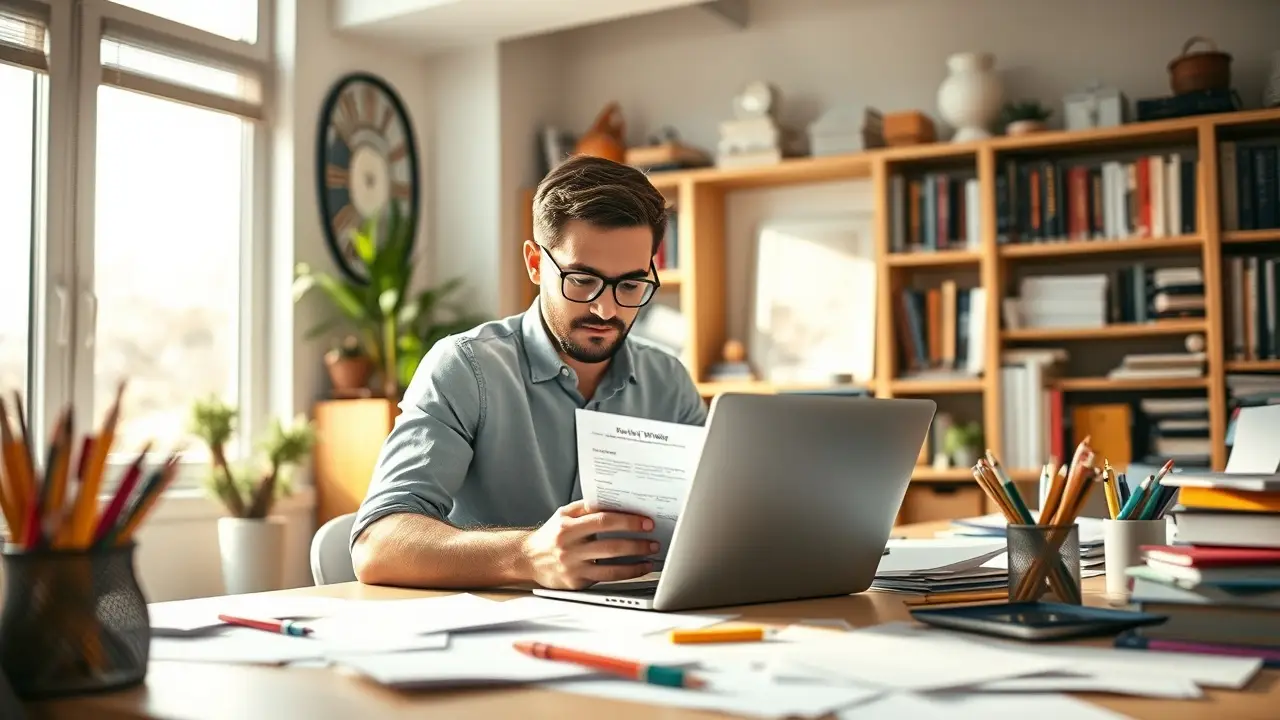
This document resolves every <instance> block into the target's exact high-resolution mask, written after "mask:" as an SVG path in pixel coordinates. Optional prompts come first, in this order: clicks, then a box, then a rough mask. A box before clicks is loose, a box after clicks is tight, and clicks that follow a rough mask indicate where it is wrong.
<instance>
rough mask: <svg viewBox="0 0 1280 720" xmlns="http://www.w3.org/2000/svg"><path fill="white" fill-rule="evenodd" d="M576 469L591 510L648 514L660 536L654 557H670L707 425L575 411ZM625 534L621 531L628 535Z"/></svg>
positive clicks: (584, 498) (659, 561) (655, 534)
mask: <svg viewBox="0 0 1280 720" xmlns="http://www.w3.org/2000/svg"><path fill="white" fill-rule="evenodd" d="M577 415H578V417H577V426H578V473H579V475H580V476H581V479H582V499H583V500H585V501H586V503H587V507H589V508H591V509H592V510H613V511H616V512H629V513H635V514H637V515H644V516H645V517H648V518H651V519H652V520H653V526H654V529H653V532H652V533H648V534H640V535H634V536H633V537H648V538H652V539H654V540H657V541H658V546H659V547H658V552H657V554H656V555H655V556H654V559H655V560H656V561H657V562H658V563H661V562H662V561H663V560H665V559H666V557H667V546H668V545H670V544H671V535H672V534H673V533H674V532H675V528H676V519H677V518H678V517H680V511H681V509H682V508H683V507H684V500H685V497H686V495H687V494H688V492H689V485H690V483H692V482H693V474H694V471H695V470H696V469H697V467H698V458H699V457H700V456H701V455H702V443H703V441H704V440H705V439H706V430H705V429H704V428H703V427H702V426H701V425H681V424H679V423H670V422H662V421H660V420H648V419H645V418H635V417H628V416H626V415H614V414H611V413H601V412H593V411H590V410H581V409H579V410H578V411H577ZM626 535H627V534H620V536H626Z"/></svg>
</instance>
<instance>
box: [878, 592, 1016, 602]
mask: <svg viewBox="0 0 1280 720" xmlns="http://www.w3.org/2000/svg"><path fill="white" fill-rule="evenodd" d="M1008 599H1009V590H1008V589H1004V590H966V591H963V592H951V593H945V592H943V593H926V594H924V595H917V596H914V597H909V598H906V599H905V600H903V601H902V602H903V604H905V605H908V606H910V605H917V606H918V605H958V604H960V603H978V602H990V601H992V600H1008Z"/></svg>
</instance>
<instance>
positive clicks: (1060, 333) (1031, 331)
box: [1001, 320, 1207, 342]
mask: <svg viewBox="0 0 1280 720" xmlns="http://www.w3.org/2000/svg"><path fill="white" fill-rule="evenodd" d="M1206 327H1207V324H1206V323H1205V321H1204V320H1160V321H1157V322H1148V323H1114V324H1112V325H1104V326H1102V327H1089V328H1021V329H1018V330H1005V331H1003V332H1002V333H1001V337H1003V338H1004V340H1005V342H1036V341H1042V340H1105V339H1109V338H1128V337H1155V336H1160V335H1185V334H1187V333H1197V332H1204V331H1205V328H1206Z"/></svg>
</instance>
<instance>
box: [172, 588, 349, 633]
mask: <svg viewBox="0 0 1280 720" xmlns="http://www.w3.org/2000/svg"><path fill="white" fill-rule="evenodd" d="M353 602H354V601H352V600H344V599H341V598H331V597H315V596H305V595H304V596H296V595H258V594H248V595H229V596H225V597H223V596H218V597H205V598H195V599H192V600H170V601H167V602H158V603H151V604H149V605H147V613H148V614H149V615H150V616H151V631H152V634H153V635H157V636H180V635H191V634H198V633H205V632H209V631H211V630H214V629H217V628H220V627H224V626H225V625H226V623H224V622H222V621H221V620H219V619H218V615H219V614H220V613H221V614H226V615H241V616H244V617H253V618H275V619H284V618H314V617H323V616H325V615H329V614H331V613H334V612H338V611H340V610H342V609H343V608H346V607H349V606H350V605H351V604H352V603H353Z"/></svg>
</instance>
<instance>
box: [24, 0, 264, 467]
mask: <svg viewBox="0 0 1280 720" xmlns="http://www.w3.org/2000/svg"><path fill="white" fill-rule="evenodd" d="M266 2H269V0H217V1H216V2H208V1H207V0H122V1H120V2H115V1H112V0H80V1H79V2H75V3H48V2H46V0H0V107H3V108H4V112H2V113H0V133H3V135H0V137H4V138H5V140H4V142H3V144H0V160H2V161H0V252H3V253H4V254H3V255H2V256H0V257H3V258H4V262H0V391H2V392H4V393H5V394H6V395H8V394H9V393H10V392H11V391H12V389H15V388H22V389H23V391H24V392H27V393H29V394H30V395H31V402H29V403H28V405H29V412H30V416H31V417H30V421H31V422H30V427H31V431H32V434H33V440H34V441H35V442H36V445H37V447H41V446H42V445H43V443H44V441H45V437H44V436H45V435H46V434H47V433H48V432H49V430H50V429H51V425H52V418H53V417H54V416H55V414H56V413H57V412H58V411H60V410H61V409H62V408H63V407H65V406H66V404H68V403H72V404H73V405H74V407H75V408H76V410H77V412H76V426H77V431H78V432H84V433H88V432H92V428H95V427H98V426H99V425H100V424H101V422H102V420H103V418H104V416H105V414H106V411H107V409H108V407H109V406H110V404H111V402H112V400H113V398H114V395H115V390H116V387H117V385H118V383H119V382H120V381H121V380H127V382H128V391H127V393H126V394H125V406H124V407H123V408H121V416H120V421H119V423H120V424H119V425H118V426H117V429H116V437H115V443H114V445H113V454H112V455H111V456H110V457H109V461H110V462H112V463H125V462H131V461H132V460H133V458H134V457H135V456H136V453H137V452H138V450H140V449H141V448H142V446H143V445H144V444H145V443H147V442H151V443H152V452H153V453H155V454H156V455H163V454H167V453H168V452H169V451H170V450H172V449H177V448H181V449H182V450H183V460H184V465H186V466H188V467H190V468H191V469H192V470H193V472H190V473H183V476H185V477H187V478H188V479H190V480H195V479H197V478H201V477H203V475H204V473H203V471H202V466H203V464H204V463H207V462H208V457H207V452H206V449H205V448H204V447H203V446H202V445H201V444H200V443H198V442H191V440H192V438H190V437H189V436H188V428H187V421H188V417H189V415H190V411H191V406H192V403H193V402H194V401H196V400H197V399H199V398H203V397H206V396H208V395H210V394H215V395H218V396H220V397H222V398H223V399H224V400H226V401H228V402H230V403H232V404H233V405H236V406H238V407H239V408H240V409H241V423H240V429H241V433H240V435H241V437H240V438H237V439H236V441H235V442H233V443H232V446H231V447H229V448H228V450H230V451H231V454H232V455H237V454H239V453H240V451H242V450H243V449H244V448H246V447H247V443H245V442H244V439H245V438H248V437H252V436H254V435H256V433H257V431H258V430H259V429H260V427H261V426H260V423H261V418H259V417H257V416H256V415H255V409H256V408H260V407H262V406H263V405H264V404H265V403H264V402H262V401H260V400H258V395H260V394H261V393H262V392H263V391H264V389H265V388H263V387H262V386H261V384H255V383H254V382H252V381H251V380H252V378H250V377H248V375H249V373H246V372H245V371H244V369H245V368H248V367H254V366H256V365H258V364H259V362H258V358H259V357H260V356H259V355H257V354H259V353H262V352H263V350H264V347H263V346H264V345H265V342H264V338H263V337H262V335H264V334H265V325H264V324H263V323H259V322H254V321H253V318H254V317H256V316H261V315H263V314H265V313H264V312H263V311H262V309H261V307H260V305H259V303H260V302H261V300H262V291H261V290H259V288H260V287H263V283H261V282H259V278H260V277H261V275H262V273H264V270H265V269H264V268H261V267H258V266H257V264H256V263H255V262H254V259H255V258H257V257H264V256H266V254H267V253H266V252H265V251H261V250H260V249H261V248H262V244H263V243H264V242H265V238H264V237H262V236H261V233H260V230H259V229H260V228H262V227H264V226H265V224H266V223H264V222H261V221H260V220H258V219H257V217H256V216H257V214H259V213H260V212H261V211H262V205H261V203H259V202H257V201H256V197H257V196H259V195H261V194H262V193H261V185H260V183H262V182H264V181H265V178H266V168H265V166H264V164H263V163H262V162H260V160H261V154H260V153H258V152H255V150H256V149H257V148H258V147H259V145H261V141H262V133H263V129H262V124H263V121H264V118H265V115H266V113H265V107H266V98H265V93H264V82H263V80H264V78H265V77H266V74H267V66H266V65H265V63H264V62H263V60H262V58H264V57H266V55H267V53H266V50H265V49H264V48H263V47H262V46H261V45H260V44H259V43H258V38H259V37H260V36H265V35H266V34H267V33H266V32H265V30H266V29H265V28H263V27H260V26H259V23H260V18H265V17H269V14H268V13H265V12H261V8H260V3H266ZM95 62H96V63H97V64H98V65H99V66H100V68H101V70H100V75H96V76H95V75H92V74H90V75H87V76H86V75H85V74H84V69H85V68H86V67H88V68H92V67H93V63H95ZM46 73H48V74H47V75H46ZM46 105H47V106H48V111H47V112H46V111H45V106H46ZM46 118H47V119H46ZM46 148H47V151H46ZM46 154H47V157H45V155H46ZM44 197H50V198H74V200H75V201H74V202H61V203H60V204H58V205H56V206H54V207H49V208H44V207H43V205H42V203H41V200H42V199H43V198H44ZM11 261H12V262H11ZM117 475H118V473H116V472H109V474H108V477H109V478H114V477H116V476H117Z"/></svg>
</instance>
